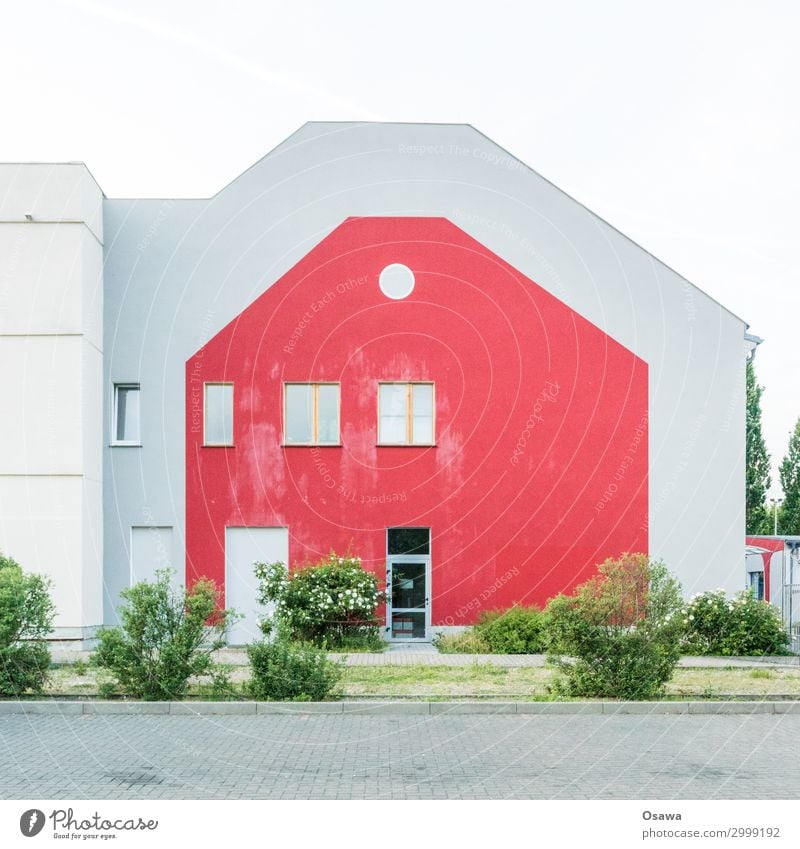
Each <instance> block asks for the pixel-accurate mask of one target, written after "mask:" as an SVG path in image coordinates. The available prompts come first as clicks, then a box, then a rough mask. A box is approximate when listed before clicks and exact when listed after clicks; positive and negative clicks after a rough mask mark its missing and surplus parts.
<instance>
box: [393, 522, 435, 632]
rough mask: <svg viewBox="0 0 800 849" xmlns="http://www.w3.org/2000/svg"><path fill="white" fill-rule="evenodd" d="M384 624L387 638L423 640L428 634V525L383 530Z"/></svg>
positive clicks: (429, 567) (429, 564) (429, 568)
mask: <svg viewBox="0 0 800 849" xmlns="http://www.w3.org/2000/svg"><path fill="white" fill-rule="evenodd" d="M386 547H387V555H386V586H387V587H388V589H389V600H388V603H387V605H386V626H387V630H388V632H389V639H390V640H427V639H429V634H430V576H431V558H430V529H429V528H389V529H388V531H387V546H386Z"/></svg>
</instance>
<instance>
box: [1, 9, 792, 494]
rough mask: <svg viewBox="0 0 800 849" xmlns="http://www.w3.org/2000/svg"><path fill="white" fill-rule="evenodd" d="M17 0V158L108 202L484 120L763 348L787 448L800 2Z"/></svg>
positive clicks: (11, 140) (11, 110)
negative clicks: (308, 124) (302, 153)
mask: <svg viewBox="0 0 800 849" xmlns="http://www.w3.org/2000/svg"><path fill="white" fill-rule="evenodd" d="M1 8H2V27H0V71H2V79H3V81H4V85H3V96H2V106H0V129H1V130H2V131H1V132H0V161H18V160H21V161H36V160H45V161H62V160H76V159H77V160H83V161H84V162H86V164H87V165H88V167H89V168H90V170H91V171H92V173H93V174H94V176H95V178H96V179H97V181H98V182H99V184H100V186H101V187H102V188H103V190H104V191H105V193H106V195H108V196H109V197H122V196H127V197H148V196H150V197H165V196H166V197H197V196H207V195H209V194H213V193H214V192H216V191H218V190H219V189H220V188H221V187H222V186H223V185H225V184H226V183H228V182H229V181H230V180H231V179H233V178H234V177H235V176H236V175H237V174H239V173H240V172H241V171H243V170H244V169H245V168H247V167H248V166H249V165H251V164H252V163H253V162H254V161H255V160H257V159H258V158H260V157H261V156H263V155H264V154H265V153H266V152H267V151H269V150H270V148H272V147H273V146H274V145H276V144H277V143H279V142H280V141H282V140H283V139H284V138H285V137H286V136H288V135H289V134H290V133H291V132H293V131H294V130H295V129H297V127H299V126H300V125H301V124H303V123H304V122H305V121H307V120H351V119H355V120H399V121H416V120H419V121H432V122H436V121H459V122H461V121H463V122H467V123H470V124H473V125H474V126H476V127H477V128H478V129H480V130H481V131H482V132H484V133H485V134H486V135H488V136H489V137H490V138H492V139H493V140H494V141H496V142H498V143H499V144H500V145H502V146H503V147H505V148H507V149H508V150H509V151H510V152H512V153H513V154H514V155H516V156H518V157H519V158H520V159H522V160H523V161H524V162H526V163H527V164H529V165H530V166H531V167H533V168H535V169H536V170H537V171H539V172H540V173H541V174H543V175H544V176H545V177H547V178H548V179H550V180H551V181H553V182H554V183H556V185H558V186H560V187H561V188H563V189H564V190H565V191H567V192H569V193H570V194H571V195H573V196H574V197H576V198H577V199H579V200H580V201H582V202H583V203H584V204H586V205H587V206H588V207H589V208H590V209H592V210H594V211H595V212H596V213H598V214H599V215H601V216H602V217H603V218H605V219H606V220H608V221H609V222H610V223H612V224H613V225H615V226H616V227H617V228H619V229H620V230H621V231H622V232H623V233H625V234H627V235H628V236H630V237H631V238H633V239H634V240H636V241H637V242H639V243H640V244H641V245H643V246H644V247H646V248H647V249H648V250H650V251H651V252H652V253H654V254H655V255H656V256H658V257H659V258H660V259H662V260H663V261H664V262H666V263H667V264H668V265H671V266H672V267H673V268H675V269H676V270H677V271H679V272H680V273H681V274H683V275H684V276H686V277H688V278H689V279H690V280H692V281H693V282H694V283H695V284H697V285H698V286H700V287H701V288H702V289H704V290H705V291H707V292H708V293H709V294H710V295H712V296H713V297H715V298H716V299H717V300H719V301H721V302H722V303H723V304H725V305H726V306H727V307H729V308H730V309H731V310H732V311H733V312H735V313H736V314H737V315H740V316H741V317H742V318H744V319H745V320H746V321H748V322H749V323H750V325H751V332H753V333H755V334H757V335H759V336H763V337H764V338H765V342H764V344H763V345H762V346H761V348H760V349H759V352H758V355H757V359H756V366H757V372H758V376H759V379H760V381H761V382H762V383H763V384H764V385H765V386H766V392H765V395H764V399H763V405H764V420H765V428H766V437H767V443H768V448H769V450H770V453H771V454H772V457H773V464H774V466H777V463H778V462H779V460H780V458H781V457H782V456H783V454H784V453H785V451H786V444H787V440H788V436H789V432H790V430H791V429H792V428H793V426H794V422H795V421H796V419H797V418H798V416H800V340H799V339H798V330H797V326H798V316H799V315H800V285H798V283H799V282H800V277H799V275H798V266H797V253H798V252H797V242H798V239H799V238H800V226H799V225H800V213H798V205H797V200H798V196H800V48H798V44H800V11H798V9H799V8H800V7H799V6H798V4H796V3H794V2H792V0H786V2H755V0H753V2H749V3H747V2H731V0H725V2H721V1H720V2H708V0H702V2H701V0H692V2H680V0H679V1H678V2H676V0H670V2H643V0H636V1H635V2H634V0H630V1H628V0H626V2H614V0H604V2H602V3H597V2H530V0H529V2H503V0H493V1H492V2H465V0H460V2H434V0H403V2H393V3H384V2H378V0H372V2H356V0H337V2H330V0H329V2H322V0H317V2H303V0H291V2H269V0H266V2H261V3H256V2H252V3H250V2H240V0H226V2H220V3H202V2H198V0H193V1H192V2H165V0H160V2H154V1H153V0H138V2H135V3H123V2H100V0H63V2H60V0H26V2H9V0H3V2H2V4H1ZM773 478H774V484H775V483H777V471H776V473H775V474H774V475H773ZM773 489H775V486H773Z"/></svg>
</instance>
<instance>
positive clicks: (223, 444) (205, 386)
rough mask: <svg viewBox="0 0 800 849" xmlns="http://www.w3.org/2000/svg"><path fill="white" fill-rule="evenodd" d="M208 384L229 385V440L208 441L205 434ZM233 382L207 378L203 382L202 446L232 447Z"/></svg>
mask: <svg viewBox="0 0 800 849" xmlns="http://www.w3.org/2000/svg"><path fill="white" fill-rule="evenodd" d="M209 386H230V387H231V441H230V442H209V441H208V436H207V435H206V422H207V420H208V415H207V413H208V387H209ZM235 392H236V390H235V389H234V383H233V381H232V380H207V381H204V382H203V448H234V447H235V442H234V438H233V421H234V411H235V409H236V404H235Z"/></svg>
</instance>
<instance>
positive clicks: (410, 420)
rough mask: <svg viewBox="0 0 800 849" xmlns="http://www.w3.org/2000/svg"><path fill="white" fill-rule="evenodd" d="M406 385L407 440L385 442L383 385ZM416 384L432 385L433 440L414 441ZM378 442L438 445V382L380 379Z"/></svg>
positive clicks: (419, 446)
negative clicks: (383, 433)
mask: <svg viewBox="0 0 800 849" xmlns="http://www.w3.org/2000/svg"><path fill="white" fill-rule="evenodd" d="M382 386H405V387H406V440H405V442H384V441H383V440H382V439H381V387H382ZM415 386H430V387H431V441H430V442H414V389H413V387H415ZM377 437H378V438H377V444H378V445H379V446H380V447H386V448H389V447H391V448H397V447H400V448H430V447H431V446H435V445H436V382H435V381H433V380H379V381H378V433H377Z"/></svg>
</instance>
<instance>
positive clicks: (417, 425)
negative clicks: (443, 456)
mask: <svg viewBox="0 0 800 849" xmlns="http://www.w3.org/2000/svg"><path fill="white" fill-rule="evenodd" d="M378 406H379V409H378V418H379V422H378V442H379V443H380V444H381V445H433V444H434V424H433V421H434V413H433V411H434V403H433V384H432V383H381V384H380V385H379V394H378Z"/></svg>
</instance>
